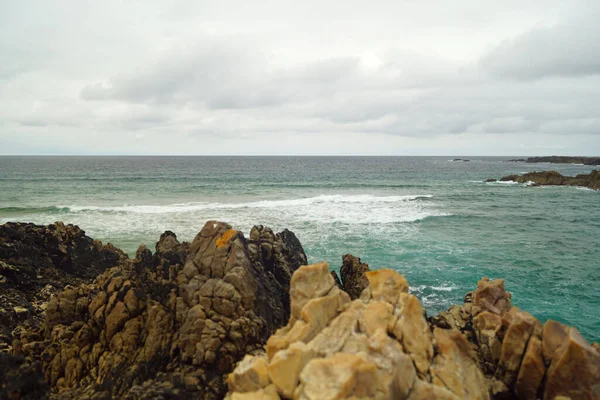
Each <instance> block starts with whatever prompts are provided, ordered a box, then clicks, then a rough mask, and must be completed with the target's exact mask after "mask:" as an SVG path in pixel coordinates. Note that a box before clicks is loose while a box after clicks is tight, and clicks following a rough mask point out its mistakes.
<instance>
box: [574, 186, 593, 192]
mask: <svg viewBox="0 0 600 400" xmlns="http://www.w3.org/2000/svg"><path fill="white" fill-rule="evenodd" d="M575 189H577V190H583V191H585V192H598V190H596V189H592V188H589V187H585V186H575Z"/></svg>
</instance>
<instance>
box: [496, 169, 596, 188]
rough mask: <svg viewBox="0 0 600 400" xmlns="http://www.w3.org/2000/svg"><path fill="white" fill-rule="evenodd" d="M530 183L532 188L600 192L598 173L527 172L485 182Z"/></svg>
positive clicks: (594, 171)
mask: <svg viewBox="0 0 600 400" xmlns="http://www.w3.org/2000/svg"><path fill="white" fill-rule="evenodd" d="M497 181H500V182H518V183H527V182H532V186H581V187H587V188H590V189H594V190H600V171H598V170H593V171H592V172H590V173H589V174H579V175H576V176H564V175H562V174H560V173H558V172H556V171H542V172H529V173H527V174H523V175H508V176H505V177H503V178H500V179H494V178H490V179H486V180H485V182H497Z"/></svg>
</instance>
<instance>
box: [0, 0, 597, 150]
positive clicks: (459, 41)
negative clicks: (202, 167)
mask: <svg viewBox="0 0 600 400" xmlns="http://www.w3.org/2000/svg"><path fill="white" fill-rule="evenodd" d="M335 4H337V3H334V2H331V3H327V2H326V3H325V4H322V3H321V2H320V3H316V2H315V3H310V2H309V3H306V4H303V5H301V6H300V5H299V4H296V3H291V2H290V3H287V2H277V3H273V4H267V3H265V4H261V5H259V6H256V7H251V8H249V7H247V5H245V4H244V3H238V2H226V4H222V3H216V2H215V3H212V4H211V3H202V4H198V3H196V2H189V3H186V2H178V3H177V4H175V5H170V6H165V5H163V4H162V3H157V4H154V3H152V2H148V4H147V5H145V7H144V8H143V9H141V8H139V7H138V8H135V7H133V6H131V5H123V4H121V3H120V2H116V1H115V2H111V1H109V2H107V3H106V4H103V5H102V7H100V6H99V5H96V4H95V3H89V4H86V3H84V2H72V3H70V4H68V5H67V3H64V2H60V3H59V2H56V3H53V2H40V3H33V2H32V3H29V2H23V3H13V4H11V5H3V6H2V7H3V8H5V9H4V10H3V11H4V12H2V13H0V14H2V16H0V23H3V26H6V31H7V35H4V37H3V38H2V39H0V145H1V146H2V150H0V153H2V154H11V153H65V154H399V155H401V154H490V155H491V154H524V155H525V154H547V153H549V152H551V153H553V154H575V153H577V154H590V155H592V154H594V155H597V154H600V140H599V139H600V111H599V110H600V109H599V108H598V107H597V105H596V104H597V103H598V102H599V101H600V44H599V43H600V42H599V41H598V40H596V38H597V37H599V36H600V25H598V24H596V23H595V21H597V20H598V18H599V17H600V7H598V6H596V5H595V4H592V3H591V2H586V1H581V2H572V3H570V4H569V5H570V7H569V9H566V8H564V7H565V5H564V4H563V2H559V1H546V2H543V3H542V2H539V4H536V3H535V2H531V3H530V4H528V5H527V6H523V7H517V6H516V4H517V3H516V2H513V1H508V2H505V3H503V4H502V5H497V4H495V3H494V2H471V1H468V0H465V1H463V2H461V3H460V6H458V7H457V6H456V5H453V6H452V7H451V6H450V5H448V6H439V8H438V9H436V10H434V11H431V7H426V6H425V5H420V4H419V3H417V2H390V3H389V4H382V5H381V6H379V7H376V8H375V7H374V6H371V7H367V6H366V5H364V4H361V3H356V4H355V3H353V2H349V3H348V4H347V5H345V6H344V9H339V7H337V6H335ZM28 9H33V10H35V11H34V12H28V11H27V10H28ZM22 27H29V28H30V29H29V30H24V29H22Z"/></svg>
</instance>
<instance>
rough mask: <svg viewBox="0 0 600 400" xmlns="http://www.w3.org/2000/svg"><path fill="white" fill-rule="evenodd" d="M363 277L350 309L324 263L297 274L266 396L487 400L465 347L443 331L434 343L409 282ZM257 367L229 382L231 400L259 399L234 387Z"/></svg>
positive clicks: (275, 342) (381, 275) (272, 341)
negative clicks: (365, 287) (269, 392)
mask: <svg viewBox="0 0 600 400" xmlns="http://www.w3.org/2000/svg"><path fill="white" fill-rule="evenodd" d="M365 276H366V278H367V279H368V281H369V285H368V287H369V289H368V290H364V291H363V293H362V295H361V298H360V299H356V300H354V301H350V298H349V296H348V294H346V293H345V292H343V291H341V290H340V289H339V288H338V287H337V286H336V285H335V282H334V279H333V277H332V276H331V274H330V272H329V266H328V265H327V264H326V263H319V264H313V265H309V266H304V267H301V268H300V269H299V270H297V271H296V272H295V273H294V275H293V277H292V280H291V287H290V297H291V309H292V315H291V317H290V320H289V322H288V324H287V326H285V327H283V328H281V329H279V330H278V331H277V332H276V333H275V334H274V335H272V336H271V337H270V338H269V340H268V342H267V357H268V359H267V362H268V366H267V369H268V371H269V381H268V382H265V381H262V385H263V390H266V388H270V387H272V386H274V387H275V388H276V389H277V394H278V395H277V397H273V398H277V399H278V398H294V399H350V398H353V399H358V398H364V399H367V398H374V399H392V398H393V399H425V398H439V399H459V398H466V399H470V398H472V399H487V398H489V396H488V393H487V386H486V385H485V381H484V377H483V374H482V373H481V371H479V369H478V368H477V364H476V362H475V361H474V359H473V358H472V356H471V355H470V353H469V349H468V344H467V342H466V340H465V339H464V338H463V336H462V335H461V334H460V333H459V332H458V331H455V332H454V333H451V332H446V331H441V330H440V331H439V332H436V339H434V335H433V334H432V332H431V330H430V329H429V326H428V324H427V320H426V319H425V313H424V310H423V308H422V307H421V305H420V304H419V302H418V300H417V299H416V297H414V296H413V295H410V294H408V293H407V292H408V285H407V283H406V279H404V277H402V276H401V275H399V274H398V273H396V272H394V271H392V270H386V269H383V270H377V271H370V272H367V273H366V274H365ZM435 343H437V344H435ZM434 344H435V345H434ZM434 347H435V350H436V352H434ZM254 359H255V361H252V360H253V359H247V360H244V362H243V363H241V364H240V365H239V366H238V367H237V368H236V369H235V370H234V372H233V373H232V374H231V375H230V377H229V384H230V385H229V387H230V393H229V396H230V398H237V397H236V396H244V395H247V396H250V393H258V392H257V390H256V389H255V387H254V385H246V386H249V388H250V389H252V391H244V390H243V389H242V390H240V388H241V386H242V385H239V384H237V383H236V382H239V381H246V379H245V378H244V377H245V376H248V371H249V369H250V368H249V367H248V366H249V365H260V364H261V363H262V362H264V358H259V359H256V357H255V358H254ZM261 368H262V367H261ZM255 375H258V374H255ZM252 381H253V382H258V381H259V380H258V379H253V380H252ZM240 398H241V397H240Z"/></svg>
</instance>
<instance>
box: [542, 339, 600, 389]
mask: <svg viewBox="0 0 600 400" xmlns="http://www.w3.org/2000/svg"><path fill="white" fill-rule="evenodd" d="M556 396H565V397H571V398H572V399H582V400H586V399H589V400H591V399H599V398H600V353H598V351H596V349H594V348H593V347H592V346H591V345H590V344H589V343H588V342H587V341H586V340H585V339H584V338H583V337H582V336H581V334H580V333H579V331H578V330H577V329H575V328H571V329H570V330H569V333H568V337H567V338H566V339H565V341H564V342H563V343H562V344H561V345H560V347H559V348H558V349H557V350H556V351H555V352H554V355H553V357H552V361H551V364H550V368H549V369H548V373H547V375H546V386H545V390H544V399H548V400H550V399H554V398H555V397H556Z"/></svg>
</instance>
